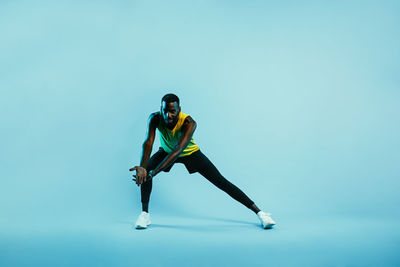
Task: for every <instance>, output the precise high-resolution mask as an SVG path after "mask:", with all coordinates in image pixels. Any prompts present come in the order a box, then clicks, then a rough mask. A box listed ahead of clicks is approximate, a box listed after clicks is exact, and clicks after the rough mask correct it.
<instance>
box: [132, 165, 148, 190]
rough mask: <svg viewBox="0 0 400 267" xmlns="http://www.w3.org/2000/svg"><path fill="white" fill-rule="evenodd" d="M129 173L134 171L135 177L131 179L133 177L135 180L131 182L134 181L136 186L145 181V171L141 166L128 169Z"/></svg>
mask: <svg viewBox="0 0 400 267" xmlns="http://www.w3.org/2000/svg"><path fill="white" fill-rule="evenodd" d="M129 171H136V175H133V177H135V178H136V179H132V180H134V181H136V184H137V186H139V185H141V184H142V183H143V182H145V181H146V177H147V171H146V169H145V168H143V167H141V166H135V167H133V168H130V169H129Z"/></svg>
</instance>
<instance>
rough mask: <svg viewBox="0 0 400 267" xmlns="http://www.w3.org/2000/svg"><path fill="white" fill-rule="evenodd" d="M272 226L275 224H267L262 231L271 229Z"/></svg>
mask: <svg viewBox="0 0 400 267" xmlns="http://www.w3.org/2000/svg"><path fill="white" fill-rule="evenodd" d="M274 225H275V223H274V224H267V225H266V226H264V229H271V228H272V227H273V226H274Z"/></svg>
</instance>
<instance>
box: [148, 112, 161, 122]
mask: <svg viewBox="0 0 400 267" xmlns="http://www.w3.org/2000/svg"><path fill="white" fill-rule="evenodd" d="M159 121H160V112H158V111H157V112H153V113H151V114H150V116H149V123H150V124H153V125H158V122H159Z"/></svg>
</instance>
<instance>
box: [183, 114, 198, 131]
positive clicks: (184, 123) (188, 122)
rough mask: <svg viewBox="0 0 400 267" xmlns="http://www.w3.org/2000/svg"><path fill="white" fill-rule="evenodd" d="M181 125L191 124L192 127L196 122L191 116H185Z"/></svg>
mask: <svg viewBox="0 0 400 267" xmlns="http://www.w3.org/2000/svg"><path fill="white" fill-rule="evenodd" d="M182 126H183V127H184V128H187V127H188V126H193V127H195V128H196V126H197V123H196V122H195V120H194V119H193V118H192V117H190V116H187V117H186V118H185V120H184V121H183V125H182Z"/></svg>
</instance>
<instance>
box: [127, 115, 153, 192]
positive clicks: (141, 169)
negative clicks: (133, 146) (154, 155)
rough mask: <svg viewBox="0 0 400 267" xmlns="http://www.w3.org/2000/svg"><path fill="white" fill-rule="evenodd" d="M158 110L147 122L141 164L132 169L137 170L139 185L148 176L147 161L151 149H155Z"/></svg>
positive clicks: (137, 182)
mask: <svg viewBox="0 0 400 267" xmlns="http://www.w3.org/2000/svg"><path fill="white" fill-rule="evenodd" d="M158 114H159V113H158V112H155V113H152V114H150V116H149V119H148V124H147V132H146V138H145V140H144V142H143V145H142V156H141V160H140V166H135V167H133V168H131V169H129V170H130V171H134V170H136V173H137V175H136V177H135V176H134V177H135V178H136V184H137V185H138V186H139V185H140V184H141V183H142V182H143V181H145V180H146V177H147V170H146V166H147V162H148V161H149V158H150V154H151V151H152V149H153V143H154V138H155V136H156V128H157V124H158V121H159V116H158Z"/></svg>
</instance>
